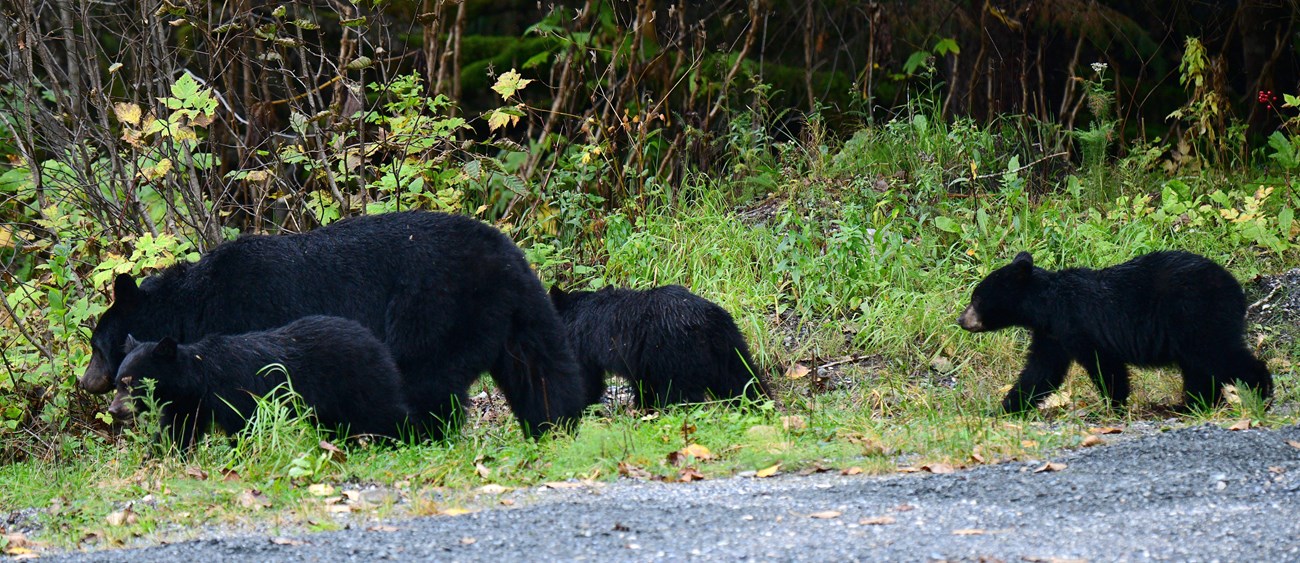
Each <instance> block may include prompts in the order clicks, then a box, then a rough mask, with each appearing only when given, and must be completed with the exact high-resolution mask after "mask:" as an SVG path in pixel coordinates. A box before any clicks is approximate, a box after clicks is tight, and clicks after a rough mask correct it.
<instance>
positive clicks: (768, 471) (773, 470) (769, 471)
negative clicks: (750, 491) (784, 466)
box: [754, 463, 781, 478]
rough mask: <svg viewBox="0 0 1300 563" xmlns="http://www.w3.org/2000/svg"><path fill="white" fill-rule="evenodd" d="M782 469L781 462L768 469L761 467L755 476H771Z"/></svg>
mask: <svg viewBox="0 0 1300 563" xmlns="http://www.w3.org/2000/svg"><path fill="white" fill-rule="evenodd" d="M780 469H781V464H779V463H778V464H776V465H773V466H772V467H768V468H766V469H759V470H758V471H757V472H756V473H754V476H755V477H762V478H767V477H771V476H773V475H776V472H777V471H779V470H780Z"/></svg>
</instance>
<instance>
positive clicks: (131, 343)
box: [122, 334, 140, 354]
mask: <svg viewBox="0 0 1300 563" xmlns="http://www.w3.org/2000/svg"><path fill="white" fill-rule="evenodd" d="M139 345H140V341H139V340H136V339H135V337H134V336H131V335H130V334H128V335H126V344H123V345H122V353H123V354H130V353H131V350H135V347H136V346H139Z"/></svg>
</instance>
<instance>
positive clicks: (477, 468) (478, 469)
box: [474, 462, 492, 479]
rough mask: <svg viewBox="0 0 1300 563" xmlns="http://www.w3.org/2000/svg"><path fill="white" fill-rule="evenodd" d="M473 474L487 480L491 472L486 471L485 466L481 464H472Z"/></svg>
mask: <svg viewBox="0 0 1300 563" xmlns="http://www.w3.org/2000/svg"><path fill="white" fill-rule="evenodd" d="M474 472H475V473H478V476H479V477H481V478H483V479H487V478H488V477H491V476H492V470H491V469H488V468H487V466H486V465H483V463H482V462H478V463H475V464H474Z"/></svg>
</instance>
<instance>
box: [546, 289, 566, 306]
mask: <svg viewBox="0 0 1300 563" xmlns="http://www.w3.org/2000/svg"><path fill="white" fill-rule="evenodd" d="M550 296H551V303H554V304H556V305H559V304H560V303H563V302H564V298H565V297H568V296H569V294H568V293H567V292H565V291H564V290H563V289H560V286H559V285H558V284H557V285H553V286H551V291H550Z"/></svg>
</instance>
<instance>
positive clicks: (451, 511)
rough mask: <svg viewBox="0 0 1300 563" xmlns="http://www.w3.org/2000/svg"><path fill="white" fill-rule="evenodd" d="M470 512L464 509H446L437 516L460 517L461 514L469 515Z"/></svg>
mask: <svg viewBox="0 0 1300 563" xmlns="http://www.w3.org/2000/svg"><path fill="white" fill-rule="evenodd" d="M470 512H473V511H472V510H469V509H465V508H446V509H443V510H439V511H438V514H441V515H443V516H460V515H463V514H469V513H470Z"/></svg>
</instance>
